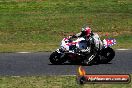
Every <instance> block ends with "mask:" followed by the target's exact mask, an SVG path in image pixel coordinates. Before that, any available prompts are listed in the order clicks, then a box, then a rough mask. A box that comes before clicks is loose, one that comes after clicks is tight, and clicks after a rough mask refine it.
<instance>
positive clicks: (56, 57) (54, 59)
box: [49, 51, 64, 64]
mask: <svg viewBox="0 0 132 88" xmlns="http://www.w3.org/2000/svg"><path fill="white" fill-rule="evenodd" d="M61 56H62V54H61V53H58V52H56V51H55V52H53V53H52V54H51V55H50V57H49V60H50V62H51V63H52V64H62V63H64V60H63V59H62V58H61Z"/></svg>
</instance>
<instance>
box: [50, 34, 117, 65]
mask: <svg viewBox="0 0 132 88" xmlns="http://www.w3.org/2000/svg"><path fill="white" fill-rule="evenodd" d="M114 44H116V40H115V39H110V38H107V39H104V40H100V38H99V36H98V34H96V33H95V34H94V35H93V36H90V37H89V38H88V39H86V38H85V37H80V38H77V39H76V40H74V41H73V40H71V39H70V37H67V38H63V40H62V41H61V45H60V48H59V49H57V50H55V51H54V52H53V53H52V54H51V55H50V57H49V60H50V62H51V63H52V64H63V63H65V62H66V61H68V62H69V63H71V64H85V65H92V64H94V63H97V64H99V63H109V62H110V61H111V60H112V59H113V58H114V56H115V51H114V50H113V49H112V48H111V46H112V45H114Z"/></svg>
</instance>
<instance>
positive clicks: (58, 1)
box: [0, 0, 132, 52]
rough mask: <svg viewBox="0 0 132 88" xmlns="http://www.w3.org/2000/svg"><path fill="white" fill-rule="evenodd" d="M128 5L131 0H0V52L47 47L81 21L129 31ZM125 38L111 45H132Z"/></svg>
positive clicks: (101, 29) (131, 25) (98, 28)
mask: <svg viewBox="0 0 132 88" xmlns="http://www.w3.org/2000/svg"><path fill="white" fill-rule="evenodd" d="M131 8H132V1H131V0H125V1H124V0H107V1H106V0H83V1H80V0H76V1H74V0H67V1H65V0H6V1H5V0H1V1H0V52H15V51H51V50H54V49H55V48H57V47H58V46H59V43H60V41H61V39H62V38H63V37H66V36H68V35H69V34H70V33H73V32H74V33H77V32H79V31H80V29H81V27H82V26H83V25H84V24H89V26H90V27H91V28H92V29H93V31H95V32H102V33H105V32H109V33H112V32H117V33H119V32H123V31H128V32H130V33H132V29H131V28H132V12H131V10H132V9H131ZM126 35H127V34H126ZM118 37H120V35H118ZM127 39H129V41H131V40H130V39H131V36H130V37H127V38H122V37H121V39H118V40H119V43H118V46H117V47H115V48H120V47H121V48H132V43H131V42H127V43H126V42H125V41H126V40H127ZM120 41H121V42H120ZM129 45H130V47H126V46H129Z"/></svg>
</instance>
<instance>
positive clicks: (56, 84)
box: [0, 76, 132, 88]
mask: <svg viewBox="0 0 132 88" xmlns="http://www.w3.org/2000/svg"><path fill="white" fill-rule="evenodd" d="M0 88H132V82H131V83H129V84H84V85H79V84H77V82H76V76H31V77H19V76H18V77H17V76H16V77H15V76H14V77H0Z"/></svg>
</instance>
